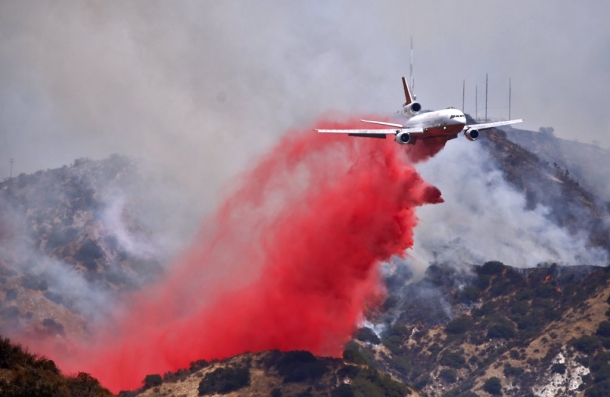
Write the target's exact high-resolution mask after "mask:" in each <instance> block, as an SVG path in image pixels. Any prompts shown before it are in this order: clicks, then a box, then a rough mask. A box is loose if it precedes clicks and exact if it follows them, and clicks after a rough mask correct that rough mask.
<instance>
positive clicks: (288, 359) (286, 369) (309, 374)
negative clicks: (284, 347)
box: [276, 351, 328, 383]
mask: <svg viewBox="0 0 610 397" xmlns="http://www.w3.org/2000/svg"><path fill="white" fill-rule="evenodd" d="M276 367H277V369H278V372H279V374H280V375H281V376H283V377H284V382H285V383H288V382H302V381H305V380H316V379H319V378H321V377H322V376H323V375H324V374H325V373H326V371H327V370H328V368H327V366H326V364H325V363H324V362H323V361H322V360H318V359H317V358H316V357H315V356H314V355H313V354H311V353H310V352H307V351H293V352H287V353H284V354H283V355H282V357H281V358H280V359H279V360H278V362H277V365H276Z"/></svg>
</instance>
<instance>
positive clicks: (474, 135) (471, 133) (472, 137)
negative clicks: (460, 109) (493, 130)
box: [464, 130, 481, 142]
mask: <svg viewBox="0 0 610 397" xmlns="http://www.w3.org/2000/svg"><path fill="white" fill-rule="evenodd" d="M480 135H481V134H479V131H478V130H467V131H464V136H465V137H466V139H468V140H469V141H472V142H474V141H476V140H477V139H479V136H480Z"/></svg>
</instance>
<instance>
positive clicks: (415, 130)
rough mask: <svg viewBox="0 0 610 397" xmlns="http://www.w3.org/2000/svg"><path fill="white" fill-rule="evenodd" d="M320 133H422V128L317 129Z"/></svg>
mask: <svg viewBox="0 0 610 397" xmlns="http://www.w3.org/2000/svg"><path fill="white" fill-rule="evenodd" d="M316 131H317V132H319V133H321V134H350V135H352V134H353V135H366V136H368V135H384V136H385V135H387V134H392V135H396V134H397V133H399V132H408V133H409V134H423V133H424V129H423V128H381V129H374V130H373V129H358V130H356V129H354V130H318V129H316Z"/></svg>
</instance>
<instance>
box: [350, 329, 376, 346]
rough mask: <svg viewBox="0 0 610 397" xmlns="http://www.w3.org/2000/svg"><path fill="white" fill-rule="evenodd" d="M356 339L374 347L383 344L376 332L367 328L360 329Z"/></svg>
mask: <svg viewBox="0 0 610 397" xmlns="http://www.w3.org/2000/svg"><path fill="white" fill-rule="evenodd" d="M354 337H355V338H356V339H358V340H359V341H362V342H368V343H372V344H373V345H378V344H380V343H381V339H379V337H378V336H377V335H376V334H375V332H373V330H372V329H370V328H367V327H362V328H360V329H359V330H358V332H356V335H354Z"/></svg>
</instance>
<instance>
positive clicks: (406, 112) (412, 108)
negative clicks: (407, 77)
mask: <svg viewBox="0 0 610 397" xmlns="http://www.w3.org/2000/svg"><path fill="white" fill-rule="evenodd" d="M419 112H421V104H420V103H419V102H411V103H410V104H408V105H405V106H404V107H403V108H402V115H403V116H405V117H411V116H414V115H416V114H417V113H419Z"/></svg>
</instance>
